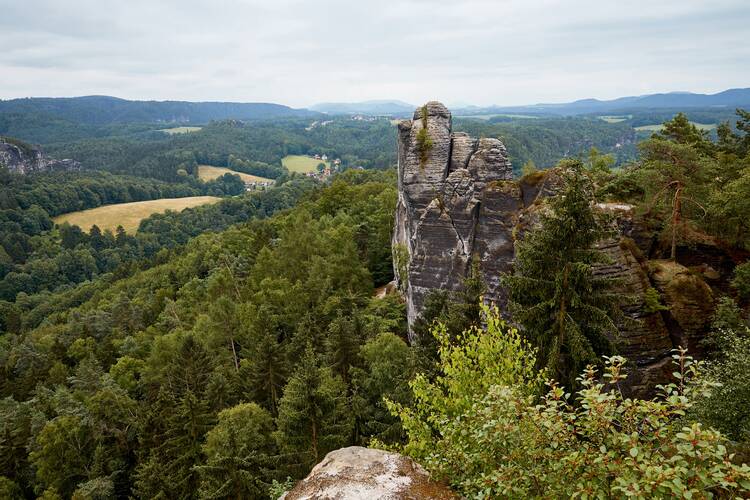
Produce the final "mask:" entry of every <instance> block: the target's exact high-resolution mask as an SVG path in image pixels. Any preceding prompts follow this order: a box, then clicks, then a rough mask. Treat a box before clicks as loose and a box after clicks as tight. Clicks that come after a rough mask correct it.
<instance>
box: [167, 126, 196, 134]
mask: <svg viewBox="0 0 750 500" xmlns="http://www.w3.org/2000/svg"><path fill="white" fill-rule="evenodd" d="M202 128H203V127H174V128H163V129H161V130H159V132H164V133H167V134H169V135H172V134H187V133H188V132H197V131H199V130H200V129H202Z"/></svg>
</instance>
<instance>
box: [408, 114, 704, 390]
mask: <svg viewBox="0 0 750 500" xmlns="http://www.w3.org/2000/svg"><path fill="white" fill-rule="evenodd" d="M425 128H426V130H427V134H428V136H429V139H430V141H431V147H427V148H425V147H424V144H425V143H427V145H428V146H429V142H430V141H425V138H424V132H422V133H421V135H422V137H420V131H421V130H423V129H425ZM398 160H399V164H398V183H399V198H398V205H397V209H396V222H395V229H394V236H393V244H394V248H395V255H396V256H397V258H396V259H395V261H396V262H395V267H396V278H397V281H398V286H399V287H400V289H401V290H402V291H403V293H404V295H405V298H406V305H407V313H408V320H409V325H410V326H411V325H412V324H413V323H414V321H415V319H416V318H417V317H418V316H419V314H420V312H421V311H422V308H423V306H424V302H425V298H426V297H427V295H428V294H429V293H430V292H432V291H433V290H449V291H456V290H460V288H461V286H462V283H463V280H464V278H465V277H466V276H467V275H468V274H469V272H470V270H471V267H472V265H476V266H477V268H478V270H479V273H480V276H481V278H482V279H483V281H484V282H485V284H486V286H487V292H486V294H485V300H486V301H487V302H491V303H495V304H497V305H498V306H499V308H500V309H501V310H503V309H504V308H505V305H506V302H507V297H506V293H505V292H504V290H503V289H502V287H501V286H500V283H499V277H500V274H501V273H503V272H506V271H510V270H511V269H512V266H513V259H514V251H515V249H514V243H515V240H516V239H517V238H521V237H523V233H524V231H525V230H526V229H527V228H529V227H532V226H533V224H534V223H535V220H536V219H537V216H538V209H539V208H540V206H542V204H543V200H544V199H545V198H547V197H549V196H554V194H555V193H556V192H557V191H558V190H559V189H560V186H561V178H560V176H559V175H558V172H557V171H556V170H555V169H552V170H549V171H546V172H544V173H542V172H539V173H538V174H536V175H534V176H530V177H528V178H525V179H522V180H521V181H514V180H513V171H512V168H511V164H510V161H509V160H508V154H507V152H506V150H505V147H504V146H503V144H502V143H501V142H500V141H499V140H497V139H491V138H483V139H473V138H471V137H469V136H468V135H466V134H464V133H458V132H452V130H451V115H450V112H449V111H448V110H447V109H446V108H445V106H443V105H442V104H440V103H438V102H429V103H427V104H426V105H425V106H424V107H423V108H421V109H418V110H417V111H416V112H415V113H414V118H413V120H410V121H405V122H402V123H401V124H399V134H398ZM598 208H599V209H600V210H605V211H608V212H610V213H612V215H613V216H614V219H615V221H616V226H617V231H616V233H617V234H616V236H615V237H613V238H611V239H608V240H607V241H602V242H600V243H599V244H598V247H599V248H600V250H601V251H602V252H604V253H606V254H607V255H608V256H609V260H610V262H609V263H608V264H606V265H600V266H598V267H597V268H596V269H595V272H596V273H597V274H598V275H600V276H606V277H612V278H616V279H617V280H618V282H619V289H618V290H617V291H618V293H621V294H622V296H623V302H622V304H621V308H622V310H623V313H624V318H623V319H622V321H621V322H620V324H619V325H618V326H619V329H620V333H619V335H618V336H617V337H616V338H612V339H610V340H611V341H612V342H613V343H614V345H615V346H616V348H617V350H618V352H619V353H620V354H622V355H624V356H626V357H627V358H628V359H629V360H630V368H631V373H630V376H629V379H628V383H629V386H630V389H631V390H632V393H633V394H648V393H649V392H650V391H651V390H652V389H653V387H654V385H655V384H657V383H663V382H665V381H666V380H667V378H668V377H669V374H670V373H671V372H672V371H673V370H672V367H671V364H670V363H671V358H670V351H671V350H672V349H673V348H674V347H676V346H678V345H686V344H687V346H688V347H689V348H691V350H693V352H695V351H696V348H698V344H699V340H700V338H701V337H702V336H703V335H704V334H705V331H706V327H707V322H708V318H709V316H710V314H711V312H712V311H713V299H712V297H711V290H710V288H709V287H708V286H707V285H706V284H705V283H704V282H703V281H702V280H701V278H699V277H697V276H695V275H694V274H691V273H689V272H688V270H687V269H686V268H684V267H683V266H680V265H679V264H675V263H670V265H667V264H665V263H660V264H658V265H651V266H649V263H648V259H647V258H646V257H645V255H646V256H647V255H648V254H649V252H650V247H651V246H652V244H653V240H654V238H653V234H652V233H651V232H649V231H648V230H646V229H644V228H643V227H642V225H640V224H639V223H638V222H637V221H636V217H635V214H634V210H633V207H631V206H629V205H625V204H601V205H599V207H598ZM686 273H687V274H686ZM651 288H655V289H656V290H658V292H660V293H661V295H662V302H663V303H664V304H666V305H667V306H668V307H669V308H670V311H659V310H656V309H654V308H653V307H651V306H650V305H649V304H648V303H647V292H648V291H649V289H651ZM693 315H695V319H690V318H692V317H693ZM412 340H414V339H412Z"/></svg>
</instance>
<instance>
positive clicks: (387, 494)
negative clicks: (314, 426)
mask: <svg viewBox="0 0 750 500" xmlns="http://www.w3.org/2000/svg"><path fill="white" fill-rule="evenodd" d="M281 498H282V499H283V500H313V499H315V500H326V499H331V500H332V499H337V500H370V499H375V498H377V499H382V500H397V499H415V500H416V499H425V500H426V499H435V500H442V499H446V500H447V499H457V498H458V497H457V496H456V495H455V494H453V493H452V492H451V491H450V490H449V489H448V488H447V487H445V486H443V485H442V484H439V483H436V482H434V481H430V477H429V474H428V473H427V471H425V470H424V469H423V468H422V467H420V466H419V465H418V464H416V463H415V462H414V461H412V460H411V459H409V458H405V457H403V456H401V455H398V454H396V453H388V452H385V451H381V450H373V449H369V448H362V447H359V446H352V447H350V448H342V449H340V450H336V451H332V452H331V453H329V454H328V455H326V457H325V459H323V461H322V462H320V463H319V464H318V465H316V466H315V468H314V469H313V470H312V472H310V474H309V475H308V476H307V477H306V478H305V479H303V480H302V481H300V482H299V483H297V485H296V486H295V487H294V488H292V490H291V491H288V492H287V493H285V494H284V496H282V497H281Z"/></svg>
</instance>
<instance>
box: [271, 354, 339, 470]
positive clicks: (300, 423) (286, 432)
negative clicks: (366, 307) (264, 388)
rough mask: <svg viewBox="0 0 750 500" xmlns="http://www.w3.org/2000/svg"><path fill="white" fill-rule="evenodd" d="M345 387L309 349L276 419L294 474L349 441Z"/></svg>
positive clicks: (285, 393) (294, 376)
mask: <svg viewBox="0 0 750 500" xmlns="http://www.w3.org/2000/svg"><path fill="white" fill-rule="evenodd" d="M352 424H353V423H352V418H351V412H350V409H349V404H348V400H347V396H346V385H345V384H344V383H343V381H342V380H341V378H340V377H337V376H334V375H333V374H332V373H331V370H330V369H329V368H321V367H320V366H319V365H318V359H317V357H316V355H315V353H314V351H313V350H312V347H308V349H307V351H306V352H305V355H304V356H303V358H302V360H301V362H300V364H299V366H298V367H297V371H296V372H295V373H294V375H293V376H292V378H291V379H290V380H289V383H288V384H287V386H286V388H285V389H284V396H283V397H282V398H281V401H280V402H279V416H278V418H277V419H276V425H277V428H278V433H277V435H278V438H279V444H280V445H281V451H282V453H284V454H285V456H287V457H289V458H290V459H291V461H292V462H293V463H292V464H291V465H292V467H291V469H292V471H293V472H296V473H302V472H304V471H306V470H309V467H311V466H312V465H313V464H315V463H317V462H318V461H319V460H320V459H321V458H323V456H324V455H325V454H326V453H328V452H329V451H331V450H334V449H336V448H340V447H342V446H345V445H346V444H347V443H349V442H351V439H352Z"/></svg>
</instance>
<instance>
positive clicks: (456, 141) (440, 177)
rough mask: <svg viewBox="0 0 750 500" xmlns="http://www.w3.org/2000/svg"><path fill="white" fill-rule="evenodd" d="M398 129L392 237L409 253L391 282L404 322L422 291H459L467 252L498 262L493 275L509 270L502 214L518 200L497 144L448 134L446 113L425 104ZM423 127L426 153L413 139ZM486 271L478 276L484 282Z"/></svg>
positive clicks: (506, 224) (510, 250) (508, 240)
mask: <svg viewBox="0 0 750 500" xmlns="http://www.w3.org/2000/svg"><path fill="white" fill-rule="evenodd" d="M398 128H399V139H398V148H399V149H398V159H399V169H398V184H399V197H398V205H397V209H396V228H395V232H394V237H393V239H394V244H395V245H396V246H398V247H400V248H403V249H405V250H406V252H407V253H408V255H409V263H408V269H407V273H406V274H407V275H406V276H400V277H399V279H400V280H402V282H403V284H404V285H405V286H404V288H405V293H406V297H407V314H408V319H409V324H412V323H413V322H414V320H415V319H416V317H417V315H418V314H419V311H420V310H421V308H422V306H423V305H424V299H425V297H426V295H427V294H428V293H429V292H430V291H432V290H437V289H447V290H458V289H459V288H460V286H461V284H462V280H463V278H464V276H466V275H467V273H468V271H469V269H470V266H471V262H472V259H473V255H474V254H475V253H477V252H478V253H479V254H481V256H480V259H481V260H482V261H484V262H487V263H489V262H496V263H499V266H500V267H499V268H498V269H497V270H498V271H499V270H504V269H505V268H506V267H507V266H506V265H505V264H508V265H509V264H510V262H511V261H512V257H513V243H512V238H511V234H510V231H511V230H512V227H513V222H512V221H511V220H509V219H508V218H507V217H505V215H506V214H507V213H509V212H511V211H513V210H517V209H518V208H520V201H521V200H520V191H519V189H518V187H517V186H515V185H514V183H512V182H511V179H512V178H513V170H512V168H511V164H510V161H509V160H508V154H507V152H506V150H505V146H503V144H502V143H501V142H500V141H499V140H497V139H472V138H471V137H469V136H468V135H466V134H463V133H455V134H454V133H452V132H451V114H450V112H449V111H448V110H447V109H446V107H445V106H443V105H442V104H440V103H438V102H429V103H427V104H426V105H425V106H424V107H423V108H422V109H418V110H417V111H416V112H415V113H414V119H413V120H411V121H405V122H401V123H400V124H399V127H398ZM425 128H426V129H427V133H428V135H429V138H430V140H431V143H432V144H431V147H429V148H427V149H426V151H425V150H424V149H425V148H423V147H421V146H420V140H419V135H420V131H421V130H422V129H425ZM487 194H490V196H489V197H488V198H486V195H487ZM490 234H491V235H492V237H491V238H490V237H488V236H489V235H490ZM478 241H479V243H478V244H477V242H478ZM487 271H488V272H486V273H484V275H485V276H486V277H490V275H491V272H490V269H489V268H488V269H487ZM488 284H489V285H490V286H491V287H492V286H493V284H492V283H489V281H488ZM494 287H495V288H496V285H495V286H494ZM493 292H495V293H499V291H497V290H495V289H492V290H491V291H490V294H493Z"/></svg>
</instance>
